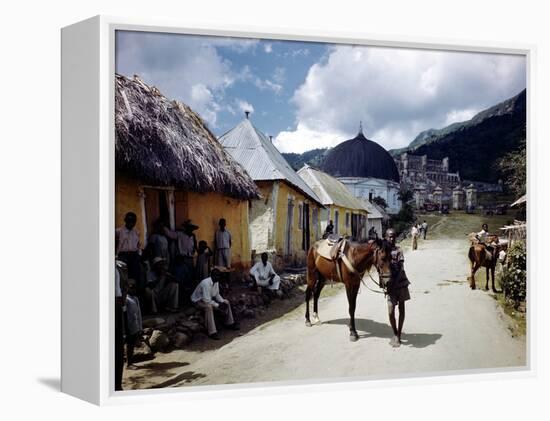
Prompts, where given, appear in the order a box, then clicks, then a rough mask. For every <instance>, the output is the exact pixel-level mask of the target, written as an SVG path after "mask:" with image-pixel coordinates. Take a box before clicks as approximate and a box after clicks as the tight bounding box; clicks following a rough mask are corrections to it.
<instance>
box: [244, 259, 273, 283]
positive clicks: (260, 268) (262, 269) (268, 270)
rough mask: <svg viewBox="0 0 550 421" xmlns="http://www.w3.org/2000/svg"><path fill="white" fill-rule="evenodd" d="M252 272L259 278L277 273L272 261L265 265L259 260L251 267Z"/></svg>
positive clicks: (265, 277) (267, 277)
mask: <svg viewBox="0 0 550 421" xmlns="http://www.w3.org/2000/svg"><path fill="white" fill-rule="evenodd" d="M250 274H251V275H253V276H255V277H257V278H258V279H269V277H270V276H271V275H277V274H276V273H275V271H274V270H273V266H271V263H270V262H267V263H266V264H265V266H264V264H263V262H261V261H260V262H258V263H256V264H255V265H254V266H252V268H251V269H250Z"/></svg>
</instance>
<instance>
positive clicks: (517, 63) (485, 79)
mask: <svg viewBox="0 0 550 421" xmlns="http://www.w3.org/2000/svg"><path fill="white" fill-rule="evenodd" d="M525 77H526V73H525V59H524V58H523V57H520V56H509V55H508V56H507V55H497V54H479V53H460V52H445V51H429V50H413V49H398V48H381V47H363V46H357V47H352V46H334V47H331V49H330V50H329V52H328V55H327V56H326V57H324V58H323V59H322V60H321V61H319V62H318V63H316V64H314V65H313V66H312V67H311V68H310V69H309V72H308V74H307V77H306V79H305V81H304V83H303V84H302V85H301V86H300V87H299V88H298V89H297V90H296V91H295V93H294V96H293V99H292V102H293V103H294V104H295V106H296V107H297V112H296V129H295V130H294V131H293V132H291V131H285V132H282V133H281V134H280V135H279V136H278V137H277V139H278V141H279V147H280V148H281V149H282V150H293V151H305V150H307V149H311V148H312V147H320V146H319V145H322V146H327V145H329V144H332V143H334V142H339V141H343V140H345V139H349V138H350V137H353V136H354V135H355V134H356V133H357V128H358V124H359V121H360V120H362V121H363V126H364V133H365V135H366V136H367V137H369V138H371V139H373V140H375V141H377V142H379V143H380V144H381V145H382V146H384V147H386V148H388V149H389V148H393V147H401V146H405V145H406V144H408V143H409V142H410V141H412V140H413V139H414V137H415V136H416V135H417V134H418V133H419V132H420V131H422V130H425V129H428V128H432V127H435V128H439V127H443V126H445V125H447V124H449V123H450V122H454V121H459V120H460V119H468V118H469V117H471V116H472V115H474V114H475V113H476V112H478V111H480V110H482V109H484V108H486V107H488V106H491V105H493V104H495V103H497V102H499V101H502V100H504V99H506V98H508V97H510V96H512V95H515V94H516V93H518V92H519V91H520V90H521V89H523V88H524V87H525ZM449 110H451V111H449ZM324 134H326V135H324ZM336 134H341V137H339V139H337V140H336V141H333V140H332V139H333V136H334V135H336ZM286 142H288V143H289V144H288V145H286Z"/></svg>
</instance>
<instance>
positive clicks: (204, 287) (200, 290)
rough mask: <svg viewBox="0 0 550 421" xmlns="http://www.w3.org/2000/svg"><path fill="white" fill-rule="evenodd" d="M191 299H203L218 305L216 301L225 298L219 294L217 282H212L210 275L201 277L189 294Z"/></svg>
mask: <svg viewBox="0 0 550 421" xmlns="http://www.w3.org/2000/svg"><path fill="white" fill-rule="evenodd" d="M191 301H193V302H194V303H196V302H199V301H204V302H205V303H208V304H212V305H213V306H214V307H218V303H223V302H224V301H225V300H224V299H223V297H222V296H221V295H220V286H219V284H218V282H216V283H214V281H212V278H211V277H208V278H205V279H203V280H202V281H201V282H200V283H199V284H198V285H197V287H196V288H195V291H193V294H191Z"/></svg>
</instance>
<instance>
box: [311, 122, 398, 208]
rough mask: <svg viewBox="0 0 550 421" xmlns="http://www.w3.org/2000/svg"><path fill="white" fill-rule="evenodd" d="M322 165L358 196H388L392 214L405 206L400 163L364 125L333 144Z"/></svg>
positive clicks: (369, 197) (369, 198) (384, 197)
mask: <svg viewBox="0 0 550 421" xmlns="http://www.w3.org/2000/svg"><path fill="white" fill-rule="evenodd" d="M321 169H322V170H323V171H325V172H326V173H328V174H330V175H332V176H334V177H336V178H338V180H340V181H341V182H342V183H343V184H344V185H345V186H346V187H347V188H348V189H349V190H350V192H351V193H352V194H353V195H354V196H355V197H357V198H360V199H363V200H366V201H371V200H372V199H374V198H375V197H381V198H382V199H384V200H385V201H386V203H387V204H388V208H387V209H386V212H387V213H388V214H396V213H397V212H399V210H400V209H401V201H400V200H399V198H398V195H399V187H400V185H399V171H398V169H397V165H396V164H395V161H394V159H393V158H392V156H391V155H390V154H389V152H388V151H386V150H385V149H384V148H383V147H382V146H380V145H379V144H378V143H376V142H373V141H372V140H369V139H367V138H366V137H365V135H364V134H363V130H362V129H359V133H358V134H357V136H355V137H354V138H353V139H349V140H346V141H345V142H342V143H340V144H339V145H338V146H336V147H335V148H333V149H332V150H331V151H330V152H329V153H328V154H327V156H326V159H325V160H324V162H323V164H322V168H321Z"/></svg>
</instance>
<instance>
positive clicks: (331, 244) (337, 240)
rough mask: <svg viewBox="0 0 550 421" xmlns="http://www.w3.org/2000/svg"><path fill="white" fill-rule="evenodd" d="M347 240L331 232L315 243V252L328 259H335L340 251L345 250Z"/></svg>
mask: <svg viewBox="0 0 550 421" xmlns="http://www.w3.org/2000/svg"><path fill="white" fill-rule="evenodd" d="M347 245H348V242H347V240H346V239H345V238H343V237H341V236H339V235H337V234H331V235H330V236H329V237H328V238H327V239H325V240H320V241H319V242H318V243H317V253H318V254H319V255H320V256H322V257H324V258H325V259H328V260H337V259H338V258H339V257H340V253H344V252H345V251H346V248H347Z"/></svg>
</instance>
